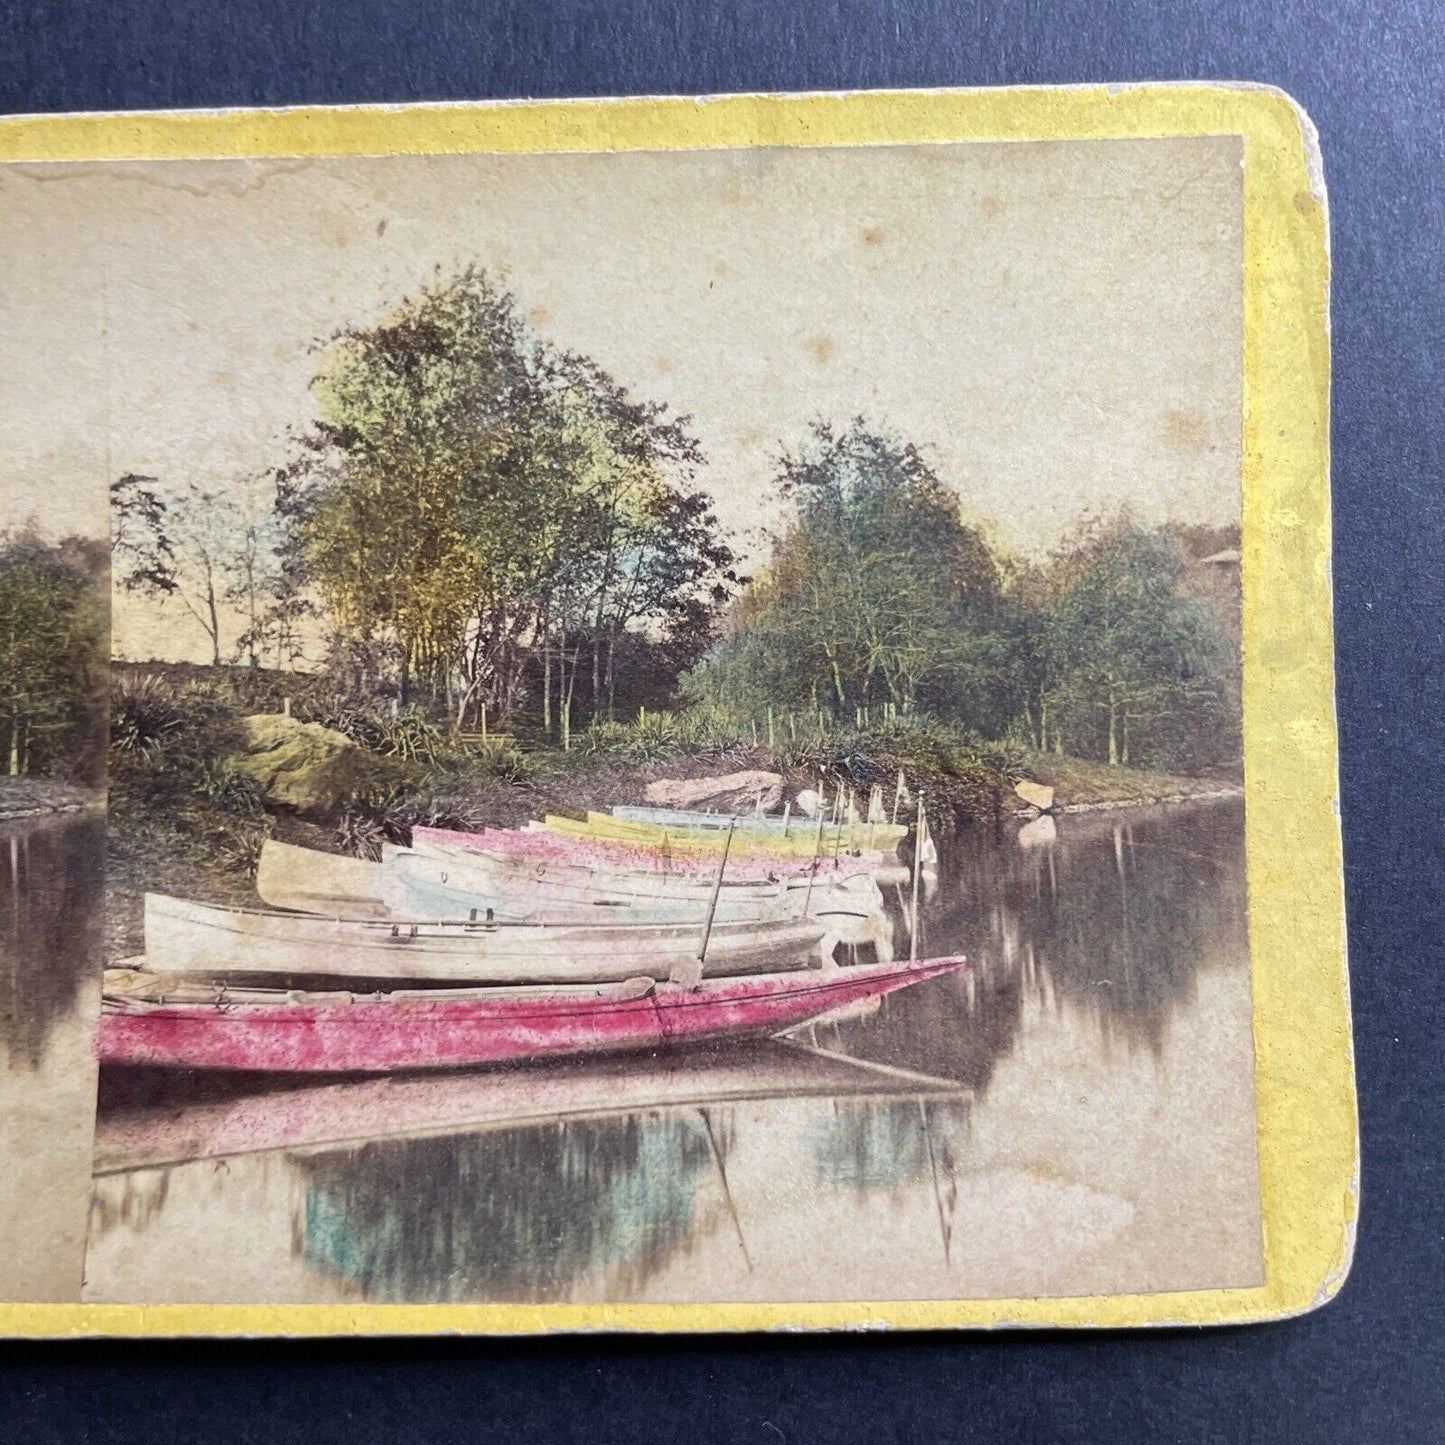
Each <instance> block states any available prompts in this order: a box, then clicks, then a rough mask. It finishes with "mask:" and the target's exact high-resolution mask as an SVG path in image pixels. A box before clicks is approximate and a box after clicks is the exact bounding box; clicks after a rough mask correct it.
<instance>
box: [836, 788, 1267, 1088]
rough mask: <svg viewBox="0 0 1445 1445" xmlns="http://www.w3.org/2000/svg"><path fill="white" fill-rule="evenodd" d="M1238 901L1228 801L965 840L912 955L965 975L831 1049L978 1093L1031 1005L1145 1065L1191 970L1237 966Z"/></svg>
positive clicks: (1188, 986) (903, 999)
mask: <svg viewBox="0 0 1445 1445" xmlns="http://www.w3.org/2000/svg"><path fill="white" fill-rule="evenodd" d="M1042 823H1049V824H1051V825H1053V827H1054V836H1053V838H1052V839H1051V838H1049V837H1048V836H1047V830H1043V831H1039V825H1040V824H1042ZM1246 899H1247V895H1246V885H1245V870H1244V827H1243V805H1242V804H1240V803H1238V802H1236V801H1232V800H1228V801H1220V802H1217V803H1210V804H1201V805H1197V806H1195V807H1192V808H1189V809H1178V808H1175V809H1166V808H1150V809H1142V808H1141V809H1135V810H1130V811H1128V812H1123V813H1112V814H1104V813H1095V814H1087V813H1086V814H1080V815H1070V816H1067V817H1065V818H1063V819H1061V820H1060V821H1059V822H1057V823H1055V820H1054V819H1053V818H1037V819H1033V820H1031V821H1029V822H1027V823H1024V824H1023V825H1019V824H1018V823H1014V822H1010V823H1006V824H1003V825H1001V826H1000V828H998V829H996V830H988V829H977V830H973V831H972V832H968V833H965V834H962V835H960V836H959V837H958V838H956V839H954V840H952V842H951V844H950V846H949V847H948V849H947V851H946V854H945V857H944V859H943V866H942V870H941V883H940V887H939V889H938V892H937V893H936V894H935V896H934V898H933V900H932V903H931V907H930V908H929V909H928V910H927V911H926V912H925V913H924V915H923V922H922V937H923V940H924V943H925V948H924V950H923V951H925V952H933V953H950V952H954V951H960V952H965V953H967V954H968V955H969V957H970V958H971V959H972V960H973V963H974V965H975V966H974V969H973V971H972V972H971V973H970V974H968V975H965V976H961V977H954V978H944V979H936V980H934V981H932V982H930V983H928V984H924V985H922V986H920V987H918V988H916V989H911V990H908V991H907V992H905V993H901V994H897V995H894V996H893V997H891V998H887V999H885V1000H884V1001H883V1007H882V1008H881V1010H880V1011H879V1013H878V1015H877V1016H876V1017H875V1018H873V1019H871V1020H869V1021H868V1023H867V1024H866V1025H864V1026H852V1025H843V1026H840V1027H839V1028H837V1029H836V1030H830V1031H829V1033H830V1038H829V1043H830V1046H831V1047H834V1048H838V1049H840V1050H843V1051H846V1052H847V1053H850V1054H853V1055H856V1056H858V1057H860V1058H869V1059H877V1060H880V1061H884V1062H888V1063H894V1064H901V1065H905V1066H907V1067H909V1068H915V1069H920V1070H923V1071H925V1072H928V1073H933V1074H944V1075H947V1076H948V1077H950V1078H954V1079H958V1080H960V1081H961V1082H965V1083H967V1084H969V1085H970V1086H971V1087H972V1088H974V1089H975V1090H978V1091H980V1092H981V1091H983V1090H984V1089H986V1088H987V1085H988V1081H989V1078H990V1076H991V1075H992V1073H993V1070H994V1067H995V1066H996V1064H997V1062H998V1060H999V1059H1000V1058H1003V1057H1005V1056H1007V1054H1008V1053H1009V1051H1010V1049H1011V1048H1012V1045H1013V1039H1014V1036H1015V1034H1016V1033H1017V1031H1018V1027H1019V1021H1020V1019H1021V1017H1022V1014H1023V1010H1024V1007H1025V1005H1026V1002H1028V1001H1029V1000H1038V999H1044V1000H1046V1001H1047V1002H1048V1003H1049V1004H1050V1005H1051V1006H1055V1007H1070V1008H1073V1009H1076V1010H1081V1011H1083V1012H1085V1013H1087V1014H1088V1015H1089V1016H1090V1017H1091V1018H1092V1019H1093V1020H1094V1022H1095V1024H1096V1026H1097V1028H1098V1029H1099V1031H1100V1033H1101V1035H1102V1036H1103V1038H1104V1039H1105V1040H1106V1041H1112V1040H1121V1041H1122V1042H1123V1043H1124V1044H1125V1045H1126V1046H1129V1047H1144V1048H1147V1049H1149V1050H1151V1051H1152V1052H1154V1053H1156V1054H1157V1053H1158V1052H1159V1050H1160V1049H1161V1048H1162V1046H1163V1042H1164V1036H1165V1032H1166V1030H1167V1028H1168V1025H1169V1020H1170V1017H1171V1015H1172V1014H1173V1012H1174V1011H1175V1010H1176V1009H1178V1008H1179V1007H1181V1006H1184V1005H1187V1004H1188V1003H1190V1002H1191V1001H1192V999H1193V997H1194V988H1195V979H1196V975H1197V974H1198V972H1199V970H1200V968H1201V967H1203V966H1205V965H1206V964H1208V963H1209V962H1210V961H1217V962H1218V961H1223V962H1233V961H1236V960H1238V959H1241V958H1244V957H1245V956H1246V955H1247V914H1246Z"/></svg>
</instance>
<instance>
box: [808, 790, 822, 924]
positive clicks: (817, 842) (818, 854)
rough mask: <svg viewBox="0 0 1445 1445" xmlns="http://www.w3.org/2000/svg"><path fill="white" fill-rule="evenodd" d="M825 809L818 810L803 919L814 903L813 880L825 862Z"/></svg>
mask: <svg viewBox="0 0 1445 1445" xmlns="http://www.w3.org/2000/svg"><path fill="white" fill-rule="evenodd" d="M823 817H824V814H823V809H822V807H821V805H820V806H819V808H818V836H817V837H816V838H815V839H814V840H813V866H812V867H811V868H810V869H809V870H808V891H807V892H806V893H804V894H803V917H804V918H806V917H807V916H808V909H809V908H810V907H811V906H812V903H813V880H814V879H815V878H816V877H817V876H818V864H819V863H821V862H822V861H823Z"/></svg>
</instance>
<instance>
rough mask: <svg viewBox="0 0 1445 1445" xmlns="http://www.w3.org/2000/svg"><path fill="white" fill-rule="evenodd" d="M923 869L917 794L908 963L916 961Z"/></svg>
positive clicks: (919, 806)
mask: <svg viewBox="0 0 1445 1445" xmlns="http://www.w3.org/2000/svg"><path fill="white" fill-rule="evenodd" d="M922 871H923V794H922V793H919V795H918V822H917V823H916V824H915V825H914V832H913V933H912V937H911V938H910V939H909V942H908V961H909V963H917V962H918V875H919V874H920V873H921V872H922Z"/></svg>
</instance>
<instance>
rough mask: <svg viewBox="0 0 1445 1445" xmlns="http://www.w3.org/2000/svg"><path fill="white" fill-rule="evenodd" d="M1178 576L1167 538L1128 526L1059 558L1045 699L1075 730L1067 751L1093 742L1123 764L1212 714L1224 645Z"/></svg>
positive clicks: (1211, 618)
mask: <svg viewBox="0 0 1445 1445" xmlns="http://www.w3.org/2000/svg"><path fill="white" fill-rule="evenodd" d="M1183 575H1184V556H1183V552H1182V551H1181V548H1180V545H1179V542H1178V540H1177V539H1176V538H1175V537H1174V536H1171V535H1170V534H1168V533H1166V532H1164V531H1161V530H1155V529H1148V528H1144V527H1139V526H1136V525H1133V524H1131V523H1128V522H1123V523H1120V524H1118V525H1116V526H1114V527H1111V528H1106V529H1098V530H1096V531H1095V532H1094V534H1093V535H1092V536H1089V537H1086V538H1085V539H1084V540H1083V542H1082V543H1081V545H1079V546H1078V547H1077V549H1076V550H1074V551H1072V552H1069V553H1067V554H1065V555H1063V556H1061V557H1060V558H1059V559H1057V561H1056V578H1055V591H1054V595H1053V597H1052V598H1051V599H1050V600H1049V602H1048V603H1047V604H1046V605H1045V609H1044V631H1045V648H1046V654H1047V673H1048V683H1047V686H1046V697H1047V699H1048V703H1049V706H1050V707H1051V708H1053V709H1054V710H1055V711H1056V712H1059V713H1063V714H1065V715H1066V716H1068V717H1069V718H1071V719H1072V721H1073V723H1074V724H1075V728H1074V732H1073V736H1072V737H1071V739H1070V742H1071V746H1072V747H1073V750H1074V751H1086V750H1089V748H1090V746H1091V745H1093V744H1092V739H1095V738H1097V739H1098V743H1097V745H1096V746H1097V747H1098V749H1099V750H1100V751H1102V752H1103V754H1104V755H1105V756H1106V757H1107V759H1108V761H1109V762H1110V763H1111V764H1115V765H1118V764H1128V763H1130V762H1135V761H1138V758H1139V752H1140V746H1139V745H1140V743H1141V742H1142V743H1144V744H1145V745H1146V746H1147V745H1148V743H1149V741H1150V739H1151V737H1152V736H1153V735H1154V734H1156V733H1157V732H1158V731H1159V730H1160V729H1161V728H1162V727H1163V726H1164V725H1165V724H1167V723H1169V722H1170V721H1172V720H1175V719H1178V718H1179V717H1181V716H1183V715H1186V714H1188V713H1190V712H1192V711H1195V712H1198V713H1199V714H1200V715H1201V716H1212V715H1213V714H1214V713H1215V712H1216V711H1217V708H1218V704H1219V701H1220V694H1221V689H1222V685H1223V679H1224V677H1225V675H1226V671H1227V667H1228V652H1229V643H1228V638H1227V637H1226V635H1225V632H1224V628H1223V626H1222V624H1221V622H1220V619H1219V617H1218V615H1217V613H1216V612H1215V611H1214V610H1213V609H1211V608H1210V607H1209V606H1208V605H1207V604H1206V603H1203V602H1200V601H1198V600H1197V599H1195V598H1192V597H1189V596H1186V595H1185V594H1184V592H1183V591H1182V590H1181V582H1182V579H1183ZM1080 743H1083V744H1084V746H1079V744H1080ZM1161 761H1168V759H1161Z"/></svg>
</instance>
